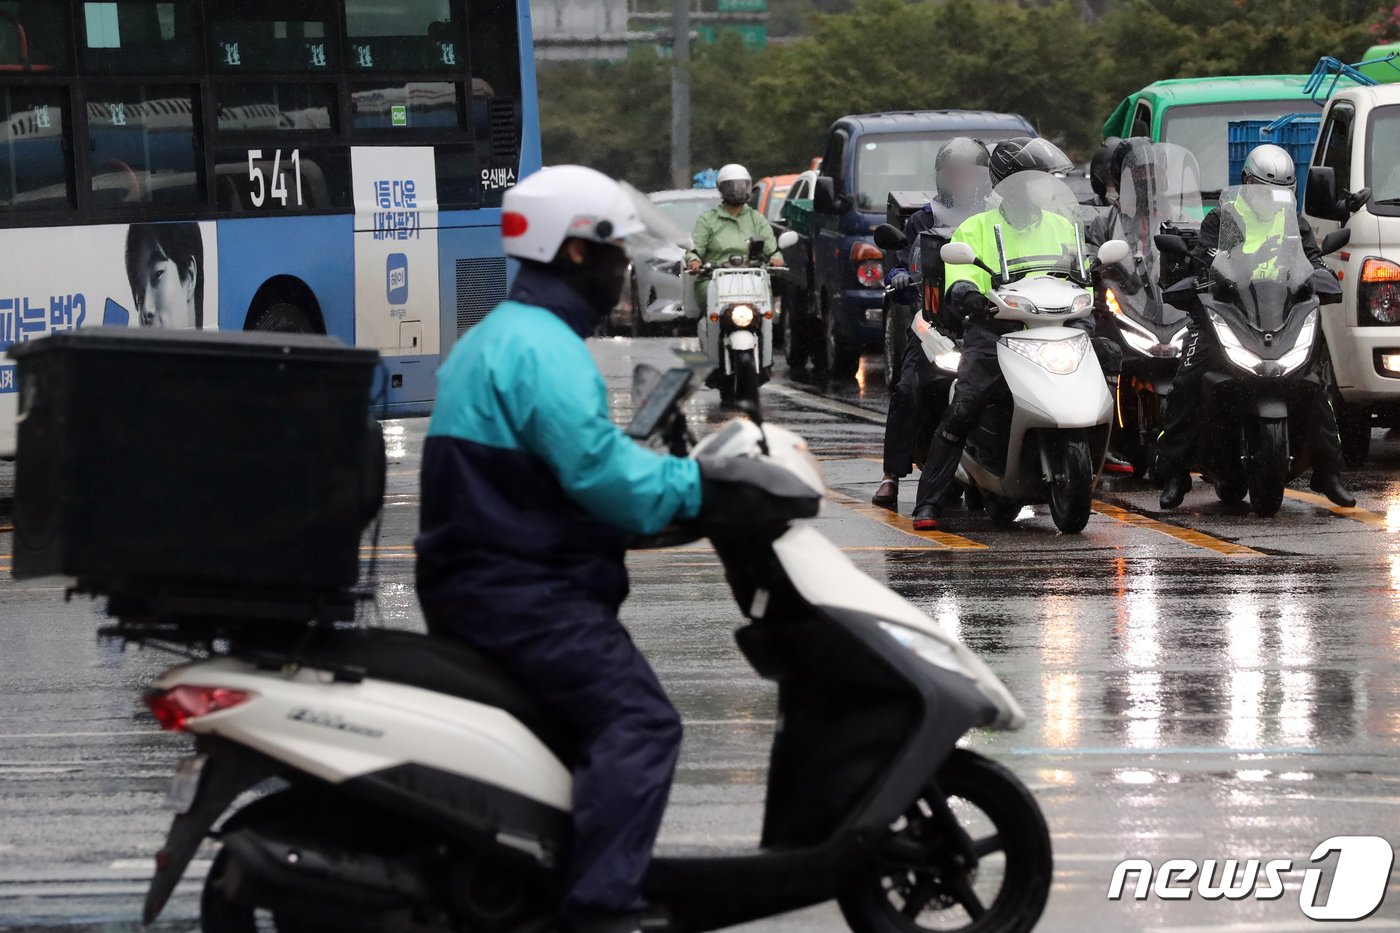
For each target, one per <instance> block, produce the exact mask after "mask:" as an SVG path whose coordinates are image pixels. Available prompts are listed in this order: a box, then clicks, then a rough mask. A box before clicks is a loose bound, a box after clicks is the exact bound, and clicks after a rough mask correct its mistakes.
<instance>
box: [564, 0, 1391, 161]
mask: <svg viewBox="0 0 1400 933" xmlns="http://www.w3.org/2000/svg"><path fill="white" fill-rule="evenodd" d="M1083 10H1084V6H1083V4H1082V3H1081V2H1071V0H1041V2H1034V0H857V2H855V3H854V4H853V6H852V9H851V10H850V12H846V13H833V14H813V15H812V16H810V17H809V18H808V22H809V24H810V33H809V34H808V35H807V36H805V37H804V38H802V39H800V40H797V41H793V42H789V43H784V44H775V45H772V46H770V47H769V48H767V49H762V50H755V49H750V48H747V47H745V46H744V45H743V44H742V43H741V42H740V41H739V40H738V39H737V37H733V36H730V37H726V38H725V39H724V40H723V41H721V42H719V43H716V44H715V45H702V46H698V47H695V49H694V51H695V57H694V60H693V61H692V64H691V102H692V104H691V107H692V129H691V150H692V162H693V164H694V166H696V167H697V168H700V167H705V166H715V165H720V164H722V163H725V162H732V161H738V162H743V163H744V164H746V165H748V166H749V168H750V170H751V171H752V172H753V173H754V176H755V177H760V176H762V175H766V174H773V173H777V172H784V171H797V170H800V169H801V168H804V167H805V166H806V164H807V163H808V161H809V160H810V159H811V158H812V157H813V156H814V155H818V154H819V153H818V152H817V149H818V147H819V146H820V145H821V141H822V139H823V136H824V134H825V131H826V129H827V127H828V126H830V124H831V122H832V121H833V120H834V119H836V118H837V117H839V116H841V115H843V114H847V113H867V112H872V111H878V110H894V109H928V108H939V107H950V108H985V109H989V110H999V111H1010V112H1014V113H1020V114H1023V115H1025V116H1026V117H1027V118H1029V119H1030V120H1031V122H1032V123H1033V124H1035V125H1036V127H1037V128H1038V130H1039V131H1040V132H1041V133H1042V134H1043V135H1045V136H1048V137H1050V138H1052V139H1054V140H1056V141H1057V142H1059V143H1061V144H1062V145H1063V146H1065V148H1066V149H1068V150H1069V151H1070V152H1071V153H1073V154H1078V155H1081V156H1082V155H1085V154H1086V153H1087V152H1088V151H1089V150H1090V149H1092V147H1093V146H1094V145H1096V144H1097V142H1098V139H1099V132H1100V128H1101V127H1102V125H1103V121H1104V119H1105V118H1106V117H1107V116H1108V114H1109V113H1110V112H1112V110H1113V108H1114V106H1115V105H1116V104H1117V103H1118V101H1119V100H1121V99H1122V98H1123V97H1124V96H1126V95H1128V94H1130V93H1132V92H1133V91H1134V90H1136V89H1138V88H1140V87H1142V86H1143V85H1145V84H1148V83H1150V82H1152V81H1155V80H1158V79H1161V78H1172V77H1195V76H1204V75H1224V74H1278V73H1283V74H1290V73H1300V72H1307V71H1309V70H1311V68H1312V66H1313V65H1314V64H1315V63H1316V61H1317V59H1318V57H1319V56H1321V55H1333V56H1336V57H1338V58H1341V59H1343V60H1356V59H1358V58H1360V57H1361V55H1362V54H1364V52H1365V50H1366V48H1367V47H1368V46H1369V45H1371V44H1372V43H1373V42H1376V41H1381V39H1382V38H1389V33H1390V32H1391V31H1394V30H1395V29H1396V28H1397V26H1396V24H1397V23H1400V8H1397V9H1396V10H1395V11H1393V10H1391V9H1389V8H1384V9H1383V8H1381V7H1380V6H1378V4H1377V2H1376V0H1329V2H1328V3H1327V4H1318V3H1316V0H1110V2H1108V3H1107V4H1106V10H1105V12H1104V14H1103V15H1102V16H1100V17H1098V18H1097V19H1092V20H1086V19H1085V18H1084V17H1083ZM670 88H671V63H670V61H669V59H667V58H664V57H662V56H661V55H659V54H658V53H657V51H656V50H655V49H653V48H650V47H639V48H637V49H636V50H634V52H633V54H632V55H631V56H630V57H629V58H628V59H627V60H625V61H622V62H616V63H582V62H569V63H561V64H556V65H551V66H547V67H543V68H542V69H541V71H540V104H541V123H542V126H541V130H542V134H543V141H544V154H545V159H546V161H547V162H582V163H584V164H587V165H593V166H596V167H598V168H600V169H602V170H605V171H608V172H611V173H613V174H615V175H618V176H621V177H626V178H628V179H630V180H631V181H633V182H634V183H635V184H637V185H639V186H641V187H644V188H647V187H661V186H664V185H666V184H667V183H668V178H669V170H668V166H669V164H670V154H669V153H670V125H671V96H670V95H671V91H670Z"/></svg>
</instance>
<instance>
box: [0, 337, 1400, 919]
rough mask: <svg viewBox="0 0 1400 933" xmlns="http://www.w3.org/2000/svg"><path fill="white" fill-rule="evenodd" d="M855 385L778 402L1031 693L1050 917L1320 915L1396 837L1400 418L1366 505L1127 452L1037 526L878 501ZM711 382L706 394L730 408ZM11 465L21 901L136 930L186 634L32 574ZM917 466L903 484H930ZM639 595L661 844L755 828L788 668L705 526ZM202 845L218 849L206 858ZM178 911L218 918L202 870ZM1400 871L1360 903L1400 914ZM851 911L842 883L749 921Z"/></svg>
mask: <svg viewBox="0 0 1400 933" xmlns="http://www.w3.org/2000/svg"><path fill="white" fill-rule="evenodd" d="M668 345H669V344H668V342H666V341H660V340H648V341H629V340H607V341H601V342H597V344H596V350H597V355H598V356H599V359H600V362H601V363H602V365H603V367H604V370H605V372H606V374H607V375H608V377H609V380H610V384H611V385H612V386H613V387H614V389H615V392H614V401H615V408H616V414H617V417H618V418H619V420H625V419H626V417H627V416H628V415H629V411H628V408H629V405H630V402H629V400H628V398H627V393H626V387H627V385H628V380H627V375H628V373H630V369H631V366H632V364H633V362H635V361H639V360H647V361H651V362H654V363H660V364H662V365H665V363H666V361H667V359H668V357H669V351H668V349H667V347H668ZM866 365H867V367H868V368H867V369H863V370H862V373H861V376H860V378H859V379H858V381H857V383H856V384H853V385H852V386H849V387H846V388H844V389H842V390H840V391H829V390H828V391H823V392H818V391H817V389H816V388H815V387H813V386H808V385H803V384H800V383H790V382H787V381H786V380H784V379H779V380H778V381H777V382H775V383H774V384H772V385H770V386H769V387H767V388H765V389H764V398H765V405H766V408H767V413H768V416H769V417H770V418H771V419H772V420H773V421H775V422H779V423H782V424H784V425H786V426H789V427H792V428H793V429H795V430H797V431H798V432H799V433H801V434H802V435H803V436H804V437H806V438H807V440H808V441H809V443H810V444H811V445H812V447H813V448H814V450H815V451H816V453H817V454H818V456H820V457H821V458H822V459H823V460H824V461H826V462H825V463H824V467H825V470H826V475H827V481H828V483H829V485H830V486H831V488H832V493H833V500H832V501H831V502H830V503H829V505H828V506H827V507H826V508H825V510H824V512H823V515H822V517H821V518H820V519H818V520H817V524H818V527H819V528H820V529H821V530H822V532H823V533H825V534H826V535H827V536H828V537H829V538H831V539H832V540H833V541H834V542H836V543H837V544H838V545H840V546H841V547H842V548H844V549H845V550H846V552H847V553H848V554H849V556H850V557H851V558H852V559H853V560H854V561H855V562H856V563H857V564H858V565H859V566H860V567H862V568H863V569H864V570H866V571H867V572H869V573H871V574H872V575H874V576H875V577H877V578H879V579H882V580H885V581H888V583H889V584H890V585H891V586H892V587H894V589H895V590H897V591H898V592H899V593H901V594H902V595H903V596H905V597H906V598H908V599H910V600H912V601H913V602H914V603H915V604H916V605H918V606H920V607H922V608H924V609H926V610H927V611H928V612H929V613H930V614H931V615H933V616H934V617H935V618H936V619H937V620H938V621H939V622H940V623H941V624H943V625H944V626H945V627H947V628H948V629H949V630H950V631H953V632H955V633H957V634H958V635H959V637H961V638H962V639H963V640H964V641H965V642H966V643H967V644H968V645H969V646H971V647H972V648H973V649H974V650H975V651H977V652H978V653H979V654H980V655H981V656H982V657H983V658H984V659H985V660H986V661H987V662H988V663H989V664H990V665H991V667H992V668H993V669H994V670H995V671H996V672H997V673H998V674H999V675H1000V676H1001V677H1002V678H1003V679H1004V681H1005V682H1006V684H1007V685H1008V687H1009V688H1010V689H1011V691H1012V692H1013V693H1014V694H1015V695H1016V696H1017V697H1018V699H1019V700H1020V702H1021V703H1022V705H1023V706H1024V707H1025V709H1026V712H1027V714H1028V716H1029V719H1030V721H1029V724H1028V725H1027V727H1026V728H1025V729H1024V730H1022V731H1020V732H1017V733H977V734H974V735H972V736H971V737H970V739H969V744H970V745H971V746H972V747H974V748H976V749H978V750H979V751H982V752H984V753H986V754H989V755H992V756H994V757H995V758H997V759H998V760H999V761H1001V762H1003V763H1005V764H1006V765H1008V766H1009V767H1010V768H1012V769H1013V770H1014V771H1015V772H1017V774H1019V775H1020V776H1021V778H1022V779H1023V780H1025V781H1026V782H1027V783H1028V784H1029V785H1030V786H1031V787H1032V788H1033V790H1034V792H1035V794H1036V796H1037V798H1038V799H1039V801H1040V803H1041V805H1042V807H1043V808H1044V810H1045V812H1046V815H1047V819H1048V821H1049V824H1050V828H1051V833H1052V836H1053V839H1054V845H1055V854H1056V873H1055V885H1054V889H1053V891H1052V894H1051V899H1050V904H1049V908H1048V910H1047V912H1046V915H1045V918H1044V921H1043V923H1042V925H1041V927H1040V928H1041V929H1044V930H1081V929H1104V930H1139V929H1143V930H1145V929H1153V930H1175V931H1187V930H1207V929H1209V930H1235V931H1276V930H1294V929H1297V930H1304V929H1314V928H1317V927H1318V926H1319V925H1318V924H1315V923H1312V922H1311V921H1308V920H1307V919H1306V918H1304V916H1303V915H1302V913H1301V911H1300V910H1299V907H1298V898H1299V888H1300V884H1301V879H1302V875H1301V869H1302V868H1304V867H1306V863H1307V859H1308V857H1309V855H1310V853H1311V852H1312V850H1313V848H1314V846H1315V845H1316V844H1317V843H1319V842H1320V841H1322V840H1323V839H1326V838H1328V837H1331V836H1335V835H1343V834H1378V835H1382V836H1385V837H1386V838H1387V839H1389V841H1390V842H1391V844H1392V845H1397V846H1400V756H1398V755H1397V752H1400V443H1396V442H1391V441H1382V439H1381V438H1380V436H1379V435H1378V436H1377V439H1376V440H1377V443H1376V445H1375V448H1374V454H1373V458H1372V462H1371V464H1370V465H1369V466H1368V468H1367V469H1366V470H1364V471H1357V472H1354V473H1351V474H1349V475H1348V481H1349V482H1350V483H1351V485H1352V487H1353V489H1354V490H1355V491H1356V492H1357V494H1358V496H1359V498H1360V500H1361V501H1360V508H1359V509H1357V510H1345V511H1341V512H1339V511H1337V510H1332V509H1328V508H1324V507H1322V506H1320V505H1318V504H1317V503H1315V502H1314V501H1312V500H1311V499H1310V498H1308V497H1307V495H1306V494H1305V493H1302V492H1299V493H1297V494H1296V495H1295V494H1290V497H1289V498H1288V499H1287V500H1286V501H1285V503H1284V507H1283V510H1282V511H1281V512H1280V514H1279V515H1278V516H1277V517H1276V518H1275V519H1273V520H1269V521H1265V520H1260V519H1257V518H1254V517H1252V516H1250V515H1249V514H1247V513H1246V512H1244V511H1242V510H1240V509H1238V508H1231V507H1226V506H1222V505H1220V504H1219V503H1217V502H1216V501H1215V498H1214V496H1213V495H1212V493H1211V491H1210V490H1209V488H1208V487H1203V486H1200V485H1198V487H1197V488H1196V490H1195V491H1193V493H1192V494H1191V495H1190V496H1189V497H1188V499H1187V501H1186V504H1185V506H1184V507H1183V508H1182V509H1181V510H1179V511H1178V512H1176V513H1173V514H1171V515H1169V516H1167V515H1161V514H1159V513H1158V511H1157V509H1156V491H1155V489H1149V488H1147V487H1145V486H1142V485H1140V484H1135V483H1133V482H1132V481H1131V480H1128V481H1124V480H1110V481H1105V482H1104V483H1103V484H1102V485H1101V487H1100V490H1099V493H1098V502H1099V505H1098V506H1097V511H1096V514H1095V515H1094V517H1093V518H1092V519H1091V521H1090V523H1089V525H1088V527H1087V529H1086V530H1085V532H1084V533H1083V534H1082V535H1079V536H1062V535H1058V534H1056V532H1055V530H1054V527H1053V525H1052V524H1051V522H1050V519H1049V516H1048V515H1047V514H1046V513H1045V510H1044V509H1043V508H1040V509H1036V510H1032V511H1029V512H1026V513H1023V516H1022V519H1021V521H1020V522H1019V523H1018V524H1017V526H1016V527H1015V528H1014V529H1010V530H999V529H994V528H993V527H992V525H991V523H990V521H989V520H988V519H987V518H985V517H984V516H982V515H980V514H978V515H965V514H959V513H955V514H953V515H952V516H950V519H951V520H950V522H949V528H948V532H949V533H947V534H938V535H921V534H917V533H914V532H913V531H912V528H911V526H910V525H909V524H908V522H907V520H905V519H900V518H898V517H896V516H893V515H891V514H890V513H886V512H883V511H881V510H877V509H874V508H872V507H870V506H869V505H868V504H866V503H868V500H869V497H870V495H871V493H872V492H873V490H874V486H875V483H876V481H877V480H878V478H879V472H880V469H879V464H878V458H879V452H880V439H881V422H882V418H881V414H880V413H881V411H882V410H883V405H884V399H883V393H884V384H883V378H882V375H881V373H880V372H879V367H878V364H877V363H876V362H875V361H874V360H873V359H867V362H866ZM716 403H717V398H716V396H715V393H713V392H701V393H699V394H698V395H697V396H695V397H694V398H693V399H692V400H691V401H690V402H689V403H688V404H689V406H690V410H691V412H692V415H693V418H692V422H693V424H694V425H696V426H697V427H698V428H699V429H700V430H709V429H711V428H712V427H713V426H715V425H717V424H719V423H721V421H722V420H723V417H722V416H721V415H720V414H719V413H717V412H716V411H715V407H716ZM425 426H426V423H425V422H424V421H421V420H409V421H402V422H394V423H391V424H390V425H389V426H388V433H389V440H390V467H389V469H390V476H389V495H388V498H387V500H386V503H385V521H384V526H383V532H382V536H381V538H380V540H379V542H378V547H377V550H373V551H371V550H368V549H367V550H366V552H365V553H366V556H367V557H368V556H369V555H370V554H373V555H374V556H375V557H376V558H377V572H378V581H379V582H378V591H379V607H380V611H381V612H382V615H383V617H384V619H385V621H386V623H387V624H390V625H394V626H405V627H416V626H420V625H421V618H420V616H419V613H418V609H417V606H416V603H415V600H414V597H413V591H412V557H411V550H410V548H409V544H410V541H411V537H412V533H413V529H414V527H415V524H416V519H417V494H416V488H417V477H416V466H417V459H418V454H419V451H420V449H421V443H422V437H423V433H424V429H425ZM12 482H13V470H12V465H10V464H3V463H0V638H3V641H0V929H26V928H42V929H47V930H58V929H67V930H77V929H83V930H113V931H115V930H135V929H139V926H138V924H137V923H136V917H137V915H138V913H139V904H140V900H141V896H142V894H143V893H144V883H143V881H144V878H145V877H147V875H148V873H149V867H148V866H149V864H150V858H151V855H152V853H153V852H154V851H155V850H156V849H157V848H159V846H160V843H161V841H162V838H163V834H164V830H165V828H166V825H167V822H168V819H167V814H166V813H165V812H163V811H161V810H160V809H159V803H160V800H161V797H162V795H163V794H164V791H165V788H166V785H167V783H168V778H169V775H170V773H171V770H172V768H173V766H174V762H175V761H176V760H177V759H178V758H179V757H181V756H182V755H183V754H185V753H186V748H187V745H188V742H187V740H186V739H184V738H181V737H178V736H173V735H168V734H165V733H161V732H159V731H158V730H157V729H156V727H155V725H154V723H153V721H152V720H151V719H150V717H149V716H147V715H146V714H145V712H144V709H143V708H142V707H141V704H140V702H139V696H140V693H141V690H142V688H143V687H144V685H145V684H146V683H147V682H148V681H149V680H150V679H151V678H152V677H153V676H154V675H155V674H156V673H157V672H159V671H160V670H162V669H163V668H164V667H165V666H167V665H168V664H170V663H172V662H171V659H170V658H169V657H167V656H163V655H160V654H157V653H153V652H149V651H147V652H141V651H132V652H128V653H122V652H121V651H120V650H119V649H118V648H116V647H115V646H112V645H109V644H103V643H99V642H97V641H96V639H95V638H94V632H95V629H96V627H97V625H98V623H99V621H100V616H99V614H98V613H97V611H96V610H95V608H94V607H93V606H92V605H91V604H88V603H84V602H74V603H71V604H65V603H64V601H63V591H62V588H61V586H60V585H58V584H55V583H53V582H51V581H40V582H28V581H15V580H11V579H10V578H9V575H8V573H6V572H5V571H8V569H9V562H10V553H11V550H12V546H11V535H10V534H9V531H8V527H7V526H8V524H9V519H8V517H7V516H8V514H9V505H8V503H7V502H6V499H7V497H8V496H10V495H12ZM912 492H913V489H912V484H909V485H908V487H907V488H906V489H905V491H904V495H905V502H904V503H903V505H904V507H905V509H906V510H907V509H908V508H909V507H910V506H911V505H912ZM630 564H631V568H632V580H633V594H634V595H633V598H632V599H631V600H630V601H629V603H628V604H627V607H626V609H625V611H624V618H625V620H626V621H627V622H628V623H629V625H630V626H631V628H632V631H633V633H634V635H635V637H636V639H637V641H638V643H639V644H640V645H641V646H642V648H643V650H644V651H646V652H647V653H648V655H649V656H650V657H651V659H652V661H653V663H654V665H655V666H656V668H657V670H658V672H659V674H660V676H661V679H662V680H663V682H664V683H665V685H666V687H667V689H668V690H669V691H670V693H671V695H672V697H673V699H674V700H675V702H676V703H677V705H678V706H679V708H680V709H681V711H682V713H683V714H684V715H685V717H686V720H687V723H688V725H687V732H686V745H685V751H684V755H683V761H682V765H681V769H680V773H679V775H678V779H677V784H676V788H675V791H674V794H673V806H672V809H671V811H670V813H669V815H668V820H667V823H666V827H665V829H664V831H663V839H662V844H663V846H664V847H685V848H695V847H705V848H733V847H742V846H746V845H752V844H753V843H754V842H755V841H756V839H757V836H758V829H759V824H760V820H761V808H762V802H763V787H764V784H763V782H764V778H765V771H766V755H767V745H768V742H769V741H770V739H771V734H772V718H773V705H774V703H773V700H774V692H773V689H772V687H771V685H769V684H767V683H765V682H763V681H761V680H759V679H758V678H757V677H755V676H754V675H753V674H752V672H751V671H750V670H749V668H748V666H747V664H746V663H745V662H744V660H743V659H742V657H741V656H740V655H739V653H738V651H737V650H736V649H735V648H734V645H733V640H732V637H731V632H732V630H733V629H734V628H736V627H737V626H738V624H739V623H740V621H741V615H740V613H739V611H738V610H737V608H736V607H735V606H734V604H733V602H732V600H731V599H730V598H729V592H728V589H727V588H726V586H725V584H724V581H723V575H722V571H721V568H720V567H719V565H718V563H717V562H716V560H715V559H714V557H713V554H712V553H711V552H710V551H708V550H707V549H706V548H704V547H694V548H691V549H687V550H683V551H658V552H646V553H638V554H634V555H633V556H632V557H631V558H630ZM207 855H208V853H205V859H207ZM1127 857H1140V858H1145V859H1148V860H1150V861H1152V862H1153V863H1154V864H1160V862H1161V861H1162V860H1164V859H1167V858H1174V857H1180V858H1191V859H1197V860H1202V859H1208V858H1216V859H1222V858H1241V859H1244V858H1260V859H1271V858H1284V859H1292V860H1293V862H1294V864H1295V866H1296V867H1297V869H1298V870H1297V871H1294V872H1291V873H1288V874H1285V875H1284V881H1285V884H1286V886H1287V890H1286V892H1285V894H1284V895H1283V897H1281V898H1279V899H1278V900H1274V901H1268V902H1263V901H1257V900H1254V899H1244V900H1240V901H1203V900H1201V899H1200V898H1199V897H1193V898H1192V899H1190V900H1189V901H1179V900H1178V901H1162V900H1158V899H1149V900H1147V901H1144V902H1141V903H1134V902H1132V901H1123V902H1112V901H1109V900H1108V899H1107V898H1106V896H1105V892H1106V890H1107V887H1108V884H1109V880H1110V877H1111V875H1112V872H1113V868H1114V866H1115V865H1116V864H1117V863H1118V862H1119V861H1120V860H1121V859H1124V858H1127ZM205 859H201V860H200V861H198V862H196V864H195V867H194V870H193V871H192V873H191V878H190V880H189V881H188V882H187V884H186V885H184V886H183V887H182V888H181V889H180V891H179V892H178V893H177V895H176V897H175V899H174V900H173V901H172V903H171V905H170V907H169V908H168V909H167V911H166V915H165V918H164V920H163V922H162V923H161V924H160V925H159V926H158V929H162V930H180V931H184V930H191V929H195V928H197V924H196V922H195V917H196V912H197V892H198V880H199V878H198V876H199V875H200V874H201V873H202V871H203V869H204V867H205V865H207V861H206V860H205ZM1397 888H1400V874H1397V873H1394V872H1393V873H1392V876H1391V884H1390V888H1389V894H1388V896H1387V898H1386V902H1385V904H1384V905H1383V906H1382V907H1381V909H1380V910H1379V911H1378V912H1377V913H1376V914H1375V915H1374V916H1373V917H1372V918H1370V919H1369V920H1367V921H1365V922H1363V923H1361V924H1358V925H1353V926H1352V927H1351V928H1361V929H1377V930H1382V929H1400V890H1397ZM744 929H746V930H751V931H755V933H756V931H776V930H785V931H788V930H791V931H796V930H803V931H808V930H810V931H835V930H841V929H845V927H844V924H843V923H842V922H841V919H840V915H839V913H838V912H837V911H836V909H835V908H834V907H833V906H830V905H828V906H823V907H818V908H814V909H812V910H809V911H805V912H802V913H800V914H795V915H791V916H788V917H783V918H779V919H776V920H772V921H767V922H764V923H758V924H753V925H751V926H750V927H746V928H744Z"/></svg>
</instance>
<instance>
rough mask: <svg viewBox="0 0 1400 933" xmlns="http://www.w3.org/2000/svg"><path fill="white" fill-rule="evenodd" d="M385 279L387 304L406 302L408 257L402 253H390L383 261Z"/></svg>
mask: <svg viewBox="0 0 1400 933" xmlns="http://www.w3.org/2000/svg"><path fill="white" fill-rule="evenodd" d="M385 281H386V283H387V286H388V287H387V294H388V298H389V304H391V305H406V304H408V257H407V256H405V255H404V254H403V253H390V254H389V259H388V261H387V262H386V263H385Z"/></svg>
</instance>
